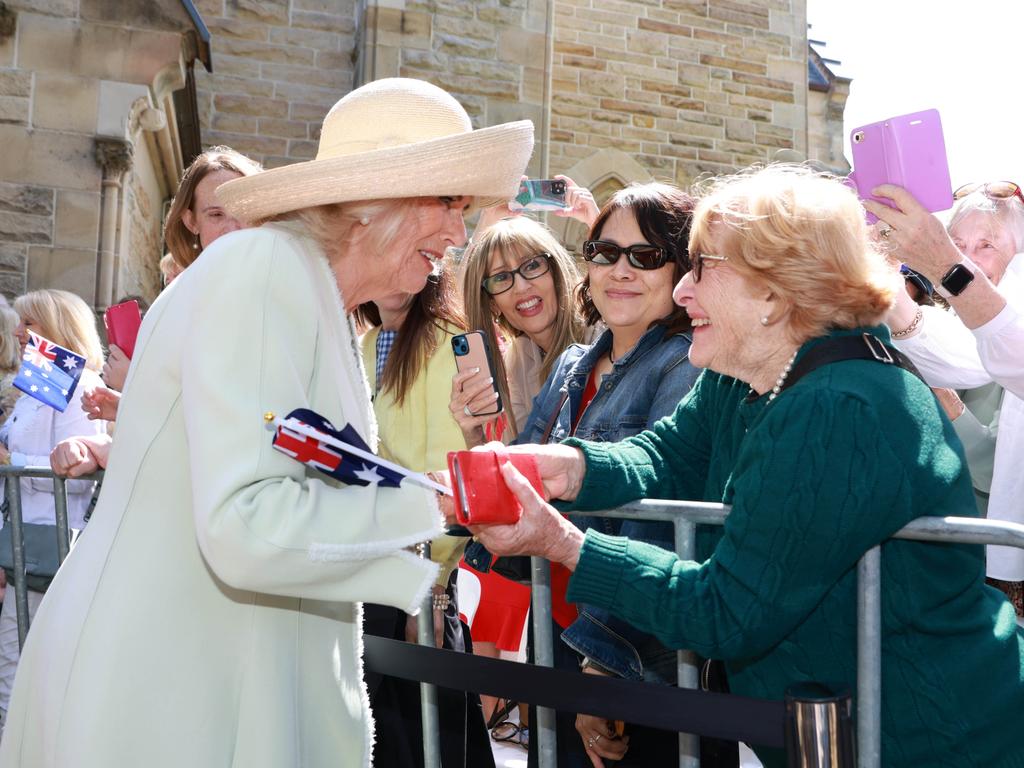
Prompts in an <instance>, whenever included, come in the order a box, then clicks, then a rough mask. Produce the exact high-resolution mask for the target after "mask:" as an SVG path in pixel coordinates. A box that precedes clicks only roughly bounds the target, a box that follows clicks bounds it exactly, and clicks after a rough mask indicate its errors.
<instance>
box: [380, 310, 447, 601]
mask: <svg viewBox="0 0 1024 768" xmlns="http://www.w3.org/2000/svg"><path fill="white" fill-rule="evenodd" d="M461 332H462V331H461V330H459V329H457V328H455V327H454V326H448V327H447V328H446V329H445V330H441V329H440V328H438V329H437V330H436V331H435V335H436V337H437V339H438V345H437V350H436V351H435V352H434V354H433V355H431V357H430V359H429V360H427V364H426V366H425V367H424V369H423V370H421V371H420V375H419V376H417V377H416V380H415V381H414V382H413V384H412V387H411V388H410V389H409V393H408V394H407V395H406V396H405V401H404V402H403V403H402V405H398V404H397V403H396V402H395V397H394V395H393V394H392V393H391V392H383V393H382V392H377V337H378V336H379V335H380V328H379V327H377V328H373V329H372V330H370V331H368V332H367V333H365V334H364V335H363V337H362V340H361V342H362V346H363V364H364V365H365V367H366V377H367V379H369V381H370V391H371V392H375V393H376V395H375V396H374V399H373V410H374V413H375V414H376V416H377V427H378V430H379V434H380V443H379V446H378V453H379V454H380V455H381V456H383V457H384V458H386V459H390V460H391V461H395V462H397V463H399V464H401V465H402V466H403V467H408V468H409V469H412V470H415V471H416V472H427V471H431V470H438V469H447V468H448V452H449V451H461V450H464V449H465V447H466V443H465V439H464V438H463V436H462V430H461V429H460V428H459V424H458V422H457V421H455V419H454V418H453V417H452V413H451V411H450V410H449V409H448V403H449V401H450V400H451V392H452V377H453V376H454V375H455V373H456V368H455V356H454V355H453V354H452V349H451V338H452V336H454V335H455V334H457V333H461ZM465 548H466V539H465V538H463V537H458V536H447V535H441V536H438V537H437V538H435V539H434V540H433V541H432V542H431V559H432V560H433V561H434V562H436V563H440V564H441V566H442V567H441V573H440V574H438V578H437V583H438V584H440V585H442V586H444V585H447V583H448V578H449V576H451V572H452V571H453V570H454V569H455V567H456V566H457V565H458V562H459V558H460V557H462V552H463V550H464V549H465Z"/></svg>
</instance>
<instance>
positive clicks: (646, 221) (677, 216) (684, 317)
mask: <svg viewBox="0 0 1024 768" xmlns="http://www.w3.org/2000/svg"><path fill="white" fill-rule="evenodd" d="M695 202H696V201H695V200H694V199H693V198H692V197H691V196H690V195H688V194H687V193H685V192H683V191H682V190H681V189H679V188H678V187H674V186H672V185H671V184H662V183H660V182H651V183H649V184H630V185H629V186H628V187H626V188H625V189H620V190H619V191H618V192H616V193H615V194H614V195H612V197H611V199H610V200H609V201H608V202H607V203H605V205H604V207H603V208H602V209H601V213H600V214H598V217H597V220H596V221H595V222H594V226H593V227H591V228H590V234H589V235H588V236H587V239H588V240H600V239H601V230H602V229H604V225H605V224H606V223H607V221H608V218H609V217H610V216H611V215H612V214H613V213H614V212H615V211H618V210H625V211H629V212H630V213H631V214H633V218H635V219H636V223H637V226H639V227H640V231H641V232H642V233H643V236H644V238H646V240H647V242H648V243H650V244H651V245H656V246H657V247H658V248H662V249H664V250H665V252H666V253H668V255H669V259H670V260H671V261H672V263H673V265H674V269H673V271H672V284H673V285H675V284H676V283H678V282H679V281H680V280H682V279H683V275H685V274H686V273H687V272H689V271H690V251H689V249H688V247H687V244H688V242H689V240H690V223H691V222H692V221H693V208H694V205H695ZM576 302H577V304H578V306H579V309H580V312H581V313H582V314H583V318H584V320H585V321H586V323H587V325H594V324H595V323H597V322H598V321H599V320H600V319H601V313H600V312H598V311H597V307H596V306H595V305H594V299H593V297H591V295H590V276H589V275H587V276H586V277H585V278H583V282H582V283H580V284H579V287H577V289H576ZM655 325H664V326H667V327H668V333H666V334H665V338H668V337H669V336H673V335H675V334H677V333H689V332H690V330H692V326H691V324H690V316H689V315H688V314H686V310H684V309H683V308H682V307H680V306H676V305H674V304H673V309H672V312H671V313H670V314H668V315H667V316H666V317H663V318H661V319H659V320H656V321H655V322H654V323H652V324H651V327H653V326H655Z"/></svg>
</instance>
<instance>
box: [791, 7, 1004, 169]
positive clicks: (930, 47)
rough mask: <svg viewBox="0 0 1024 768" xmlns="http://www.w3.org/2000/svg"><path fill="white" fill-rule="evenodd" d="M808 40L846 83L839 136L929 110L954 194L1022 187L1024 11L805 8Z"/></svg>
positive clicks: (974, 8) (964, 8) (940, 8)
mask: <svg viewBox="0 0 1024 768" xmlns="http://www.w3.org/2000/svg"><path fill="white" fill-rule="evenodd" d="M807 20H808V22H809V23H810V24H811V29H810V30H809V32H808V34H809V36H810V37H811V38H812V39H817V40H824V41H825V42H826V43H827V45H826V46H825V48H824V49H820V50H821V52H822V53H823V55H825V56H826V57H828V58H835V59H840V60H841V61H842V66H841V67H839V68H838V73H839V74H842V75H845V76H847V77H851V78H853V85H852V87H851V90H850V99H849V101H848V102H847V107H846V113H845V125H844V133H845V135H846V140H847V152H846V156H847V158H849V157H850V153H849V133H850V130H851V129H852V128H854V127H856V126H859V125H864V124H865V123H871V122H875V121H878V120H882V119H885V118H887V117H893V116H895V115H900V114H905V113H907V112H916V111H918V110H921V109H929V108H933V107H934V108H936V109H938V110H939V112H940V114H941V115H942V124H943V130H944V133H945V139H946V152H947V155H948V158H949V167H950V176H951V178H952V182H953V186H954V187H957V186H959V185H961V184H965V183H967V182H969V181H989V180H999V179H1006V180H1009V181H1015V182H1017V183H1019V184H1021V185H1024V89H1022V88H1021V83H1022V82H1024V46H1022V41H1024V2H1021V0H969V1H965V0H930V1H929V0H852V1H851V0H807Z"/></svg>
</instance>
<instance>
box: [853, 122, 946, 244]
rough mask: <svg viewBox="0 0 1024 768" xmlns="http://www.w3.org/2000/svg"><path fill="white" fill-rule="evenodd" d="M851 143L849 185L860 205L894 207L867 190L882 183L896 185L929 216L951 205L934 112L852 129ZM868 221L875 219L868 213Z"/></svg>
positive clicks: (943, 153)
mask: <svg viewBox="0 0 1024 768" xmlns="http://www.w3.org/2000/svg"><path fill="white" fill-rule="evenodd" d="M850 144H851V146H852V147H853V172H852V173H851V174H850V181H852V182H853V184H854V186H855V187H856V189H857V194H858V195H859V196H860V198H861V199H862V200H875V201H877V202H879V203H882V204H883V205H888V206H889V207H893V206H892V203H891V202H890V201H889V200H888V199H887V198H880V197H874V196H873V195H872V194H871V190H872V189H874V188H875V187H877V186H879V185H881V184H896V185H898V186H901V187H903V188H904V189H906V190H907V191H908V192H910V194H912V195H913V196H914V197H915V198H917V200H918V202H920V203H921V205H923V206H924V207H925V208H927V209H928V210H929V211H932V212H935V211H944V210H946V209H947V208H949V207H950V206H952V205H953V185H952V184H951V183H950V180H949V165H948V164H947V162H946V143H945V141H944V140H943V137H942V120H941V119H940V118H939V112H938V110H935V109H926V110H924V111H923V112H914V113H912V114H909V115H900V116H899V117H892V118H889V119H888V120H883V121H881V122H878V123H871V124H870V125H865V126H861V127H860V128H854V129H853V131H851V133H850ZM867 217H868V221H869V222H870V223H872V224H874V223H875V222H876V221H877V220H878V219H877V218H876V217H875V216H874V215H873V214H871V213H868V214H867Z"/></svg>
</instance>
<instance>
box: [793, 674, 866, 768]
mask: <svg viewBox="0 0 1024 768" xmlns="http://www.w3.org/2000/svg"><path fill="white" fill-rule="evenodd" d="M852 709H853V707H852V704H851V702H850V692H849V691H848V690H847V689H845V688H840V689H833V688H830V687H829V686H826V685H822V684H821V683H798V684H796V685H791V686H789V687H788V688H787V689H786V758H787V760H786V762H787V764H788V766H789V768H853V719H852Z"/></svg>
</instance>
